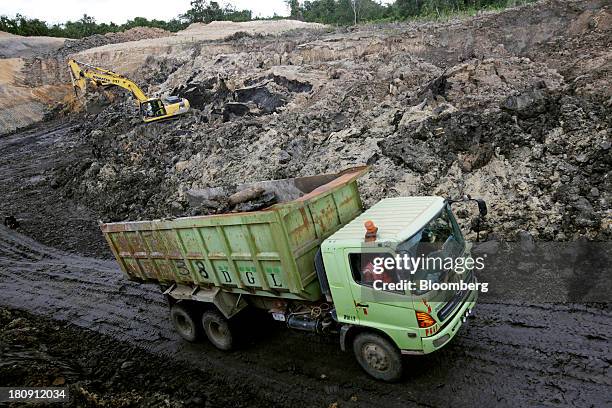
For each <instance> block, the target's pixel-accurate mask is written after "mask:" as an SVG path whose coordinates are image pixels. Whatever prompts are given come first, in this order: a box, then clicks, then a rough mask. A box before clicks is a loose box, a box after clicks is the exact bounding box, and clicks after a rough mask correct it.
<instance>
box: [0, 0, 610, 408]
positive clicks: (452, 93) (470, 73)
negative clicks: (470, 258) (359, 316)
mask: <svg viewBox="0 0 612 408" xmlns="http://www.w3.org/2000/svg"><path fill="white" fill-rule="evenodd" d="M611 21H612V20H611V19H610V10H609V5H607V4H606V2H604V1H597V0H589V1H584V2H578V1H560V0H559V1H557V0H546V1H543V2H540V3H538V4H535V5H533V6H528V7H525V8H519V9H514V10H509V11H506V12H503V13H499V14H484V15H480V16H477V17H475V18H472V19H468V20H452V21H449V22H442V23H418V24H389V25H382V26H365V27H360V28H357V29H349V30H346V29H326V30H315V31H309V30H307V29H304V30H301V31H299V32H289V33H285V34H283V35H278V36H269V35H268V36H265V35H264V36H260V35H257V36H255V35H239V36H234V37H232V38H229V39H227V38H226V39H221V40H206V41H203V42H193V43H189V44H183V43H180V42H179V43H176V44H174V43H173V45H172V46H169V47H167V48H163V49H164V51H163V52H161V51H160V50H161V49H160V48H159V47H162V46H163V45H164V41H165V40H163V38H162V39H155V40H151V41H148V42H147V41H144V42H138V43H121V47H120V48H118V49H119V50H120V51H121V50H123V51H121V52H119V51H117V52H115V51H116V50H115V49H114V48H113V47H118V45H117V44H110V45H106V46H104V47H102V48H94V49H91V50H86V51H85V52H84V54H82V55H81V58H91V59H92V61H91V62H96V63H99V64H102V65H103V66H108V67H112V68H113V69H118V70H121V69H125V70H126V71H125V72H126V73H128V74H130V75H132V74H134V76H133V77H134V78H135V79H137V80H138V81H139V83H142V84H145V85H144V86H146V88H147V91H148V92H149V91H150V92H154V91H160V92H173V93H178V94H180V95H182V96H185V97H187V98H189V99H190V100H191V101H192V106H193V110H192V112H191V113H190V114H189V115H187V116H185V117H183V118H180V119H176V120H172V121H167V122H162V123H154V124H149V125H144V124H142V123H141V121H140V119H139V118H138V117H137V116H136V109H135V107H134V104H133V101H132V100H131V99H130V98H129V97H127V96H125V95H121V94H120V93H117V94H115V95H114V100H113V101H112V102H109V101H106V100H103V99H104V98H102V97H101V96H100V95H97V96H94V97H92V98H89V99H88V102H87V104H88V105H90V106H88V107H89V108H91V109H90V111H89V112H79V113H68V111H69V109H68V106H64V108H63V109H59V110H58V109H54V110H51V111H49V112H48V114H47V115H46V120H45V121H44V122H41V123H38V124H35V125H32V126H31V127H29V128H25V129H21V130H19V131H13V132H12V133H4V134H2V135H0V191H1V194H0V215H2V218H4V217H5V216H14V217H15V218H16V220H17V221H18V223H19V227H18V228H17V229H16V230H11V229H7V228H5V227H2V226H0V293H2V296H0V307H1V312H0V351H1V357H2V358H1V360H0V384H2V385H4V384H15V385H16V384H19V385H44V384H51V383H52V382H53V381H61V380H58V378H61V379H63V381H64V382H65V384H67V385H68V386H69V387H70V388H71V391H72V393H73V395H75V396H76V397H75V400H74V401H73V402H72V404H73V405H75V406H79V405H83V404H88V405H89V406H148V405H158V406H308V407H310V406H321V407H327V406H331V407H335V406H339V407H351V406H364V407H365V406H385V407H387V406H390V407H395V406H397V407H400V406H401V407H403V406H427V407H442V406H451V405H452V406H466V407H468V406H474V405H482V406H492V405H496V406H509V407H514V406H580V407H583V406H594V407H599V406H609V405H611V403H612V401H611V400H610V397H609V396H610V395H612V393H611V391H612V381H610V378H611V377H612V376H611V375H610V374H611V372H610V364H611V360H610V355H611V350H610V336H611V332H612V329H611V327H612V323H611V322H612V319H611V317H612V316H611V314H612V312H611V310H610V298H609V296H610V293H612V292H611V291H609V290H607V287H608V286H605V285H609V283H610V282H609V281H608V280H609V279H604V278H606V276H603V278H602V276H601V275H602V273H603V274H606V273H608V269H606V265H602V262H601V259H600V261H599V263H598V262H595V261H593V260H592V259H590V260H589V259H587V261H588V262H586V263H585V265H586V266H584V265H583V267H582V269H580V268H578V269H571V268H569V269H567V270H557V269H556V266H555V265H554V264H553V265H552V266H550V265H549V266H548V269H546V270H542V269H539V268H538V265H539V264H538V263H537V261H536V258H537V256H536V254H535V253H530V254H529V255H528V256H525V251H524V249H525V248H529V247H531V246H532V245H533V242H536V243H538V242H547V243H548V244H551V245H553V246H552V247H551V248H552V249H551V250H550V251H549V254H550V253H552V254H554V253H556V252H555V251H557V248H558V247H557V246H556V245H558V244H559V243H565V244H567V245H569V244H571V243H575V242H587V243H597V245H598V248H599V249H598V251H599V252H598V253H601V252H602V251H601V248H604V249H605V248H606V246H608V245H607V243H609V241H610V239H611V237H612V222H611V220H612V218H611V217H612V213H611V205H610V199H611V197H612V188H611V186H612V184H611V180H612V155H611V154H610V151H611V130H610V129H611V126H610V125H611V121H612V99H611V96H612V91H611V90H612V87H610V82H609V73H610V49H611V48H610V44H611V41H612V35H610V33H611V26H612V25H611ZM202 29H205V27H204V28H202ZM86 43H87V41H85V42H83V44H86ZM94 43H95V41H94ZM130 47H131V48H130ZM138 47H145V48H142V49H139V48H138ZM147 47H149V48H147ZM156 47H158V48H156ZM79 49H80V48H79ZM125 50H131V51H132V52H124V51H125ZM62 52H63V51H62ZM148 53H149V54H150V53H153V54H154V55H155V56H154V57H150V58H149V57H147V58H146V63H145V61H144V57H143V56H145V55H148ZM63 57H64V55H63V54H61V58H63ZM141 57H143V60H142V61H140V59H139V58H141ZM28 58H29V57H28ZM61 58H60V57H58V56H54V57H53V58H52V59H51V60H48V61H47V60H44V59H39V60H33V61H30V62H28V64H30V65H27V64H26V67H34V66H38V67H39V69H38V71H36V72H37V73H38V74H40V75H38V74H37V75H38V76H32V77H31V78H30V79H32V80H35V81H39V82H40V83H39V84H38V85H37V86H40V85H41V84H42V85H45V84H47V82H45V81H48V79H49V78H54V81H57V80H58V78H59V79H61V78H62V77H64V76H65V72H64V73H63V74H61V72H60V71H58V69H60V68H59V67H60V65H61V66H62V69H63V64H60V63H59V62H58V61H60V59H61ZM49 61H50V62H49ZM60 62H61V61H60ZM34 63H37V64H38V65H36V64H34ZM143 63H144V64H145V65H144V66H146V67H147V69H146V70H139V69H137V68H138V67H140V66H141V65H140V64H143ZM104 64H107V65H104ZM130 70H134V71H130ZM62 72H63V71H62ZM121 72H124V71H121ZM22 85H23V86H25V87H27V86H30V85H28V84H22ZM47 85H52V86H56V85H57V83H55V82H53V83H52V84H47ZM64 85H65V84H64ZM64 85H62V86H64ZM28 89H29V88H28ZM17 108H18V107H15V109H17ZM9 116H10V115H9ZM362 164H368V165H371V166H372V170H371V171H370V173H369V174H368V175H367V176H365V177H364V178H363V180H361V182H360V191H361V193H362V195H363V197H364V200H365V203H366V205H371V204H373V203H375V202H376V201H377V200H378V199H380V198H382V197H387V196H397V195H411V194H417V195H421V194H440V195H443V196H453V197H457V196H459V195H461V194H464V193H470V194H473V195H475V196H481V197H484V198H486V199H487V201H488V202H489V209H490V214H489V216H488V221H487V223H486V224H485V228H484V230H483V231H481V234H482V235H483V236H484V237H486V238H487V239H488V240H489V241H488V244H487V245H488V248H489V250H490V249H491V248H492V247H496V246H499V245H500V244H499V241H502V240H509V241H513V240H514V241H517V242H520V245H519V247H518V249H519V250H521V251H523V252H521V258H520V260H521V261H522V263H521V264H520V265H518V266H519V267H520V268H519V269H518V271H519V275H520V276H517V275H507V274H506V275H504V282H506V283H508V282H509V283H512V284H513V287H512V289H524V288H523V287H522V286H525V285H524V284H523V283H524V282H526V281H527V279H526V278H525V277H526V276H529V277H530V278H532V279H531V280H532V281H535V282H541V283H543V284H544V285H545V287H546V289H547V290H548V291H549V292H554V293H552V295H554V296H552V299H553V300H552V301H545V300H546V299H548V298H546V299H545V298H544V297H539V296H530V297H529V296H528V297H526V298H525V297H523V298H521V297H520V296H519V297H516V298H508V297H506V298H504V295H505V292H504V290H500V288H499V287H498V288H496V290H493V291H492V292H491V293H489V294H488V295H483V296H481V299H480V303H479V305H478V307H477V309H476V317H474V318H473V319H471V320H469V322H468V324H467V325H466V326H465V327H464V328H462V330H461V332H460V333H459V335H458V336H457V337H456V338H455V339H454V340H453V342H452V343H451V344H449V345H448V346H446V347H444V348H443V349H442V350H440V351H439V352H437V353H435V354H433V355H430V356H426V357H421V358H410V359H407V364H408V367H409V369H408V372H407V374H406V376H405V378H404V379H403V381H402V382H400V383H398V384H392V385H389V384H383V383H378V382H375V381H373V380H372V379H370V378H369V377H367V376H366V375H365V374H364V373H363V372H362V371H361V370H360V369H359V367H358V366H357V363H356V362H355V361H354V360H353V358H352V356H351V355H350V354H345V353H342V352H341V351H340V350H339V347H338V345H337V344H336V341H335V340H334V339H320V338H317V337H312V336H308V335H303V334H302V333H294V332H290V331H286V330H283V329H282V328H281V327H277V326H275V325H273V324H271V323H270V322H262V323H261V324H262V325H265V330H262V329H261V327H258V326H256V327H255V328H252V330H251V331H250V333H247V334H246V335H245V336H244V341H243V344H242V346H241V348H240V349H239V350H237V351H235V352H232V353H223V352H220V351H218V350H216V349H213V348H212V346H210V345H209V344H207V343H202V344H187V343H185V342H184V341H182V340H180V339H179V337H178V335H176V334H175V333H174V332H173V330H172V328H171V327H170V323H169V321H168V318H167V314H168V313H167V310H166V306H165V303H164V300H163V297H162V296H161V295H160V293H159V291H158V288H156V287H154V286H142V285H137V284H135V283H132V282H129V281H127V280H126V279H125V278H124V277H123V275H122V274H121V272H120V271H119V269H118V266H117V265H116V263H115V262H114V260H112V259H111V254H110V252H109V250H108V247H107V245H106V243H105V242H104V240H103V238H102V235H101V234H100V231H99V228H98V221H99V220H104V221H110V220H125V219H131V220H134V219H148V218H151V217H161V216H176V215H180V214H185V213H188V212H189V211H190V208H189V205H188V203H187V200H186V192H187V191H188V190H189V189H192V188H196V189H197V188H203V187H210V186H216V185H230V184H232V183H235V182H243V181H244V182H248V181H257V180H262V179H272V178H284V177H296V176H304V175H313V174H317V173H322V172H336V171H338V170H341V169H344V168H346V167H350V166H355V165H362ZM254 177H256V178H254ZM458 215H459V218H460V221H461V223H462V226H463V227H464V228H465V230H466V232H468V236H469V237H470V238H475V235H476V234H475V231H473V230H472V231H470V229H473V227H474V223H473V218H472V214H470V213H469V212H468V211H463V210H462V211H459V212H458ZM565 244H564V245H565ZM564 248H565V247H564ZM589 248H591V247H589ZM565 249H567V248H565ZM565 249H564V250H565ZM562 252H563V251H559V253H562ZM574 252H575V251H574ZM578 252H580V251H578ZM608 252H609V251H608ZM580 253H582V255H581V256H582V258H581V256H575V257H574V259H575V260H576V259H577V262H578V263H580V262H582V261H584V260H585V259H586V258H588V257H589V256H591V258H593V256H592V254H593V250H592V249H587V250H585V251H582V252H580ZM585 254H586V255H585ZM589 254H591V255H589ZM608 255H609V254H608ZM585 257H586V258H585ZM602 259H604V258H602ZM583 263H584V262H583ZM607 266H608V267H609V265H607ZM589 268H590V269H594V270H597V271H604V272H601V273H599V274H595V275H588V273H589V271H588V270H589ZM521 274H522V275H521ZM484 278H485V279H487V280H489V281H490V282H494V280H495V275H494V274H491V275H488V276H484ZM595 278H596V279H595ZM500 280H501V279H500ZM517 282H518V283H517ZM549 282H551V283H554V285H553V284H550V285H549V284H548V283H549ZM589 282H590V283H591V284H590V285H589ZM505 288H506V287H503V288H501V289H505ZM557 289H559V290H560V291H563V292H564V297H562V298H561V299H560V300H559V296H558V294H559V293H558V292H556V291H557ZM519 292H520V291H519ZM555 296H556V297H555ZM587 301H588V302H589V303H587ZM253 322H260V320H256V319H254V320H253ZM257 324H260V323H257ZM255 333H257V336H254V334H255ZM262 333H265V334H262Z"/></svg>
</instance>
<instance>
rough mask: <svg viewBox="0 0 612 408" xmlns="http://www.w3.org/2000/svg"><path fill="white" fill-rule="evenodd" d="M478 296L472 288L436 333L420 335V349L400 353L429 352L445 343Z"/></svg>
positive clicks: (474, 303) (472, 306) (455, 332)
mask: <svg viewBox="0 0 612 408" xmlns="http://www.w3.org/2000/svg"><path fill="white" fill-rule="evenodd" d="M477 298H478V291H477V290H473V291H472V293H470V294H469V296H468V297H467V299H466V300H465V301H464V302H463V304H462V305H461V307H459V309H458V310H457V311H455V313H454V315H453V317H452V319H451V320H450V321H449V322H447V323H446V324H445V325H444V328H443V329H442V330H440V331H439V332H438V333H436V334H435V335H434V336H430V337H422V338H421V342H422V349H421V350H402V354H409V355H415V354H417V355H418V354H429V353H432V352H434V351H436V350H438V349H439V348H441V347H443V346H444V345H445V344H447V343H448V342H449V341H451V339H452V338H453V337H455V335H456V334H457V332H458V331H459V328H460V327H461V325H462V324H463V320H464V318H466V317H467V315H468V314H469V312H471V310H472V309H473V308H474V306H475V305H476V299H477Z"/></svg>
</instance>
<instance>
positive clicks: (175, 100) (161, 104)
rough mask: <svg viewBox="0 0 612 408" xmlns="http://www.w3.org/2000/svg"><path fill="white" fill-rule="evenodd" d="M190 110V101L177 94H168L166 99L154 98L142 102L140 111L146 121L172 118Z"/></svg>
mask: <svg viewBox="0 0 612 408" xmlns="http://www.w3.org/2000/svg"><path fill="white" fill-rule="evenodd" d="M188 110H189V101H188V100H187V99H184V98H179V97H177V96H168V97H166V98H164V99H159V98H154V99H149V100H146V101H144V102H141V103H140V113H141V115H142V120H144V121H145V122H153V121H156V120H162V119H168V118H172V117H174V116H176V115H180V114H182V113H185V112H187V111H188Z"/></svg>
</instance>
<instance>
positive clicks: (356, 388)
mask: <svg viewBox="0 0 612 408" xmlns="http://www.w3.org/2000/svg"><path fill="white" fill-rule="evenodd" d="M0 291H1V293H2V294H3V297H2V305H3V306H4V309H3V312H2V317H1V319H2V320H1V324H2V326H1V328H0V333H1V334H0V336H1V337H0V342H1V345H0V347H1V350H2V356H3V358H2V363H0V378H2V379H3V383H5V382H6V383H10V384H17V383H19V382H21V383H23V382H25V383H27V384H29V385H35V384H49V382H52V381H54V380H55V379H56V378H58V377H62V378H64V379H65V381H66V384H69V385H70V387H71V389H74V390H75V392H74V394H75V395H78V396H79V398H81V399H80V400H84V399H85V398H87V397H86V396H87V395H88V394H92V395H97V396H98V397H99V398H100V400H101V401H103V402H106V403H107V404H110V405H107V406H116V405H115V404H116V402H118V401H128V402H131V403H132V405H138V404H140V403H143V404H145V403H148V402H160V401H163V400H168V401H170V402H171V403H172V404H173V405H172V406H189V404H190V403H193V401H199V403H201V404H204V403H203V402H202V401H205V402H206V404H207V405H206V406H224V405H226V404H227V405H231V406H296V405H302V406H313V407H314V406H321V407H325V406H334V405H333V404H335V403H336V404H337V406H340V407H351V406H363V407H369V406H381V407H382V406H384V407H405V406H426V407H438V406H465V407H471V406H474V405H476V404H478V405H483V406H508V407H516V406H579V407H584V406H594V407H599V406H606V405H608V404H609V403H610V392H609V391H610V389H611V387H612V382H611V381H610V344H609V331H610V319H611V317H612V316H611V314H612V312H611V310H610V309H609V306H602V305H599V306H598V305H592V306H588V305H581V304H563V305H559V304H545V303H541V304H533V305H520V304H515V305H513V304H502V303H487V302H486V299H484V300H483V301H482V302H481V303H480V304H479V305H478V308H477V314H476V317H475V318H473V319H470V320H469V321H468V324H467V325H465V326H464V327H463V328H462V329H461V332H460V333H459V335H458V336H457V337H456V338H455V339H454V340H453V342H452V343H451V344H449V345H448V346H446V347H444V348H443V349H442V350H440V351H439V352H437V353H435V354H433V355H430V356H426V357H419V358H415V357H413V358H409V359H407V364H408V367H409V369H408V371H407V373H406V375H405V378H404V380H403V381H401V382H400V383H398V384H385V383H380V382H376V381H373V380H372V379H371V378H370V377H368V376H367V375H366V374H365V373H363V372H362V371H361V369H360V368H359V367H358V365H357V363H356V362H355V361H354V359H353V358H352V356H351V355H350V354H347V353H343V352H341V351H340V349H339V347H338V344H337V343H336V342H335V340H334V339H331V338H329V339H321V338H318V337H315V336H309V335H304V334H302V333H298V332H292V331H289V330H284V329H282V328H280V327H277V326H273V325H271V323H269V322H266V321H264V320H257V322H258V323H257V324H256V327H255V328H253V329H252V330H251V331H250V332H249V333H251V334H248V333H247V334H246V335H245V336H244V337H243V344H242V346H241V347H240V348H239V349H238V350H237V351H235V352H231V353H224V352H221V351H218V350H216V349H214V348H213V347H212V346H211V345H210V344H208V343H202V344H188V343H186V342H184V341H182V340H181V339H180V338H179V337H178V335H177V334H176V333H174V331H173V330H172V328H171V325H170V323H169V320H168V319H167V314H168V312H167V308H166V305H165V301H164V299H163V297H162V296H161V295H160V293H159V291H158V290H157V288H156V287H154V286H143V285H139V284H136V283H132V282H129V281H127V280H125V279H124V278H123V276H122V275H121V273H120V271H119V270H118V268H117V266H116V264H115V263H114V262H113V261H110V260H108V261H105V260H99V259H95V258H87V257H82V256H78V255H74V254H68V253H66V252H63V251H59V250H56V249H52V248H50V247H48V246H45V245H42V244H40V243H38V242H36V241H34V240H32V239H30V238H27V237H25V236H23V235H21V234H19V233H16V232H14V231H12V230H8V229H6V228H4V227H0ZM7 307H8V309H6V308H7ZM14 308H19V309H22V310H27V311H28V312H29V313H23V312H19V311H14V310H13V309H14ZM6 310H9V313H10V314H7V312H6ZM31 314H35V315H37V316H45V317H34V316H32V315H31ZM20 317H22V318H24V320H18V319H19V318H20ZM16 319H17V321H15V320H16ZM259 322H261V323H259ZM253 324H254V323H253ZM261 325H264V327H265V328H266V329H265V330H262V328H261ZM28 328H29V329H28ZM255 333H257V335H255ZM262 333H263V334H262ZM132 346H137V348H134V347H132ZM26 356H27V357H26ZM37 358H38V359H42V360H43V361H44V363H42V364H41V363H38V362H36V359H37ZM126 361H129V362H132V363H134V364H133V365H130V364H129V363H128V364H127V365H128V367H125V365H124V364H125V363H126ZM5 362H9V363H8V364H7V363H5ZM121 366H124V368H123V369H122V368H121ZM151 373H154V374H153V375H151ZM81 389H83V390H85V391H87V392H86V393H85V392H84V391H81ZM132 390H133V391H132ZM197 398H200V399H199V400H196V399H197ZM190 401H191V402H190ZM89 403H90V404H92V405H93V404H94V402H91V401H89ZM183 404H184V405H183ZM102 406H104V405H102ZM126 406H130V405H129V404H127V405H126ZM161 406H167V405H163V404H162V405H161Z"/></svg>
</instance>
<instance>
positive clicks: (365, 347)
mask: <svg viewBox="0 0 612 408" xmlns="http://www.w3.org/2000/svg"><path fill="white" fill-rule="evenodd" d="M353 352H354V353H355V358H356V359H357V362H358V363H359V365H360V366H361V368H363V369H364V370H365V371H366V372H367V373H368V374H370V375H371V376H372V377H374V378H376V379H377V380H383V381H389V382H392V381H397V380H399V379H400V377H401V376H402V371H403V364H402V355H401V354H400V352H399V350H398V349H397V347H395V345H393V344H392V343H391V342H390V341H389V340H387V339H385V338H384V337H382V336H380V335H378V334H374V333H361V334H358V335H357V336H356V337H355V340H354V341H353Z"/></svg>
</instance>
